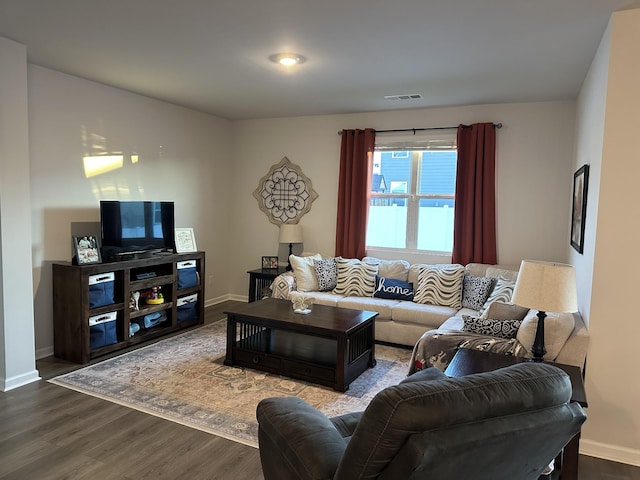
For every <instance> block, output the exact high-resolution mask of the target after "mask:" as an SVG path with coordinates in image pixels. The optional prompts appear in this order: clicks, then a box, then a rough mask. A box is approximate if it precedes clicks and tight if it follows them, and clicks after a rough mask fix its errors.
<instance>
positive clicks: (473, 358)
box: [444, 348, 587, 480]
mask: <svg viewBox="0 0 640 480" xmlns="http://www.w3.org/2000/svg"><path fill="white" fill-rule="evenodd" d="M526 361H528V360H526V359H524V358H521V357H514V356H510V355H501V354H497V353H490V352H482V351H479V350H471V349H467V348H461V349H459V350H458V351H457V352H456V354H455V355H454V356H453V358H452V359H451V363H449V365H448V366H447V368H446V370H445V371H444V373H445V374H446V375H448V376H449V377H464V376H465V375H471V374H473V373H481V372H489V371H492V370H497V369H498V368H502V367H508V366H509V365H514V364H516V363H521V362H526ZM546 363H548V364H550V365H553V366H555V367H558V368H560V369H562V370H564V371H565V372H566V373H567V374H568V375H569V379H570V380H571V388H572V389H573V393H572V394H571V401H572V402H578V403H579V404H580V405H581V406H582V407H585V408H586V407H587V394H586V392H585V389H584V382H583V378H582V371H581V370H580V369H579V368H578V367H575V366H573V365H564V364H561V363H553V362H546ZM579 449H580V432H578V433H577V434H576V435H575V436H574V437H573V438H572V439H571V440H570V441H569V443H567V445H565V447H564V449H563V450H562V452H561V453H560V455H558V457H557V458H556V461H555V467H556V468H555V470H556V472H554V475H553V477H552V478H560V479H562V480H577V479H578V455H579ZM557 472H560V475H559V476H558V475H557ZM541 478H545V477H541Z"/></svg>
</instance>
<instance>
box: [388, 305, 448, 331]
mask: <svg viewBox="0 0 640 480" xmlns="http://www.w3.org/2000/svg"><path fill="white" fill-rule="evenodd" d="M456 311H457V310H456V309H455V308H451V307H443V306H441V305H428V304H421V303H415V302H404V301H402V302H399V303H398V304H396V305H393V307H392V309H391V318H393V321H394V322H396V323H408V324H414V325H421V326H424V327H425V331H426V330H429V329H432V328H438V327H439V326H440V325H442V324H443V323H444V322H445V321H446V320H447V319H448V318H450V317H451V316H453V315H455V314H456Z"/></svg>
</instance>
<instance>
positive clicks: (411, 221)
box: [366, 132, 457, 255]
mask: <svg viewBox="0 0 640 480" xmlns="http://www.w3.org/2000/svg"><path fill="white" fill-rule="evenodd" d="M385 151H386V152H389V151H391V152H396V151H406V152H410V155H409V158H410V160H411V167H410V168H411V170H410V176H409V185H408V187H409V188H408V192H407V193H391V188H389V190H390V191H389V192H373V191H369V197H370V200H369V205H370V206H372V205H374V202H378V203H379V204H380V203H382V202H380V200H382V199H390V200H392V199H405V201H406V205H407V219H406V232H405V235H406V237H405V246H404V248H402V247H386V246H378V245H370V244H369V242H368V241H367V246H366V248H367V249H375V250H390V251H400V252H416V253H421V254H437V255H442V254H451V253H452V252H451V251H446V250H425V249H419V248H418V231H419V211H420V210H419V209H420V201H421V200H423V199H427V200H429V199H442V200H453V201H454V204H455V189H454V193H453V194H429V193H420V192H419V186H420V179H421V175H422V161H421V160H422V153H423V152H424V151H456V152H457V144H456V133H455V132H453V133H447V132H435V133H434V132H429V133H427V134H425V135H420V136H419V138H411V139H406V138H405V139H395V138H394V139H389V138H384V139H382V140H381V141H379V140H378V138H376V148H375V150H374V155H373V160H372V164H373V163H375V162H376V160H375V157H376V155H381V154H382V152H385ZM392 158H406V156H405V157H394V155H393V153H392ZM456 158H457V157H456ZM378 162H379V163H380V165H381V164H382V159H381V158H379V160H378ZM390 184H391V181H389V185H390ZM368 215H370V213H369V214H368ZM368 221H369V218H367V223H368Z"/></svg>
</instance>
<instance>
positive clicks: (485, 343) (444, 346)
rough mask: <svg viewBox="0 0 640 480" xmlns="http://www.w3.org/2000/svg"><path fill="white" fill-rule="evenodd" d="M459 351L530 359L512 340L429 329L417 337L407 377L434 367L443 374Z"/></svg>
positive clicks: (520, 346)
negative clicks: (459, 349) (470, 350)
mask: <svg viewBox="0 0 640 480" xmlns="http://www.w3.org/2000/svg"><path fill="white" fill-rule="evenodd" d="M458 348H471V349H476V350H482V351H485V352H494V353H502V354H504V355H515V356H516V357H529V356H531V355H530V354H529V352H528V351H527V349H526V348H525V347H524V346H523V345H522V344H521V343H520V342H519V341H518V340H517V339H515V338H498V337H489V336H487V335H480V334H477V333H470V332H462V331H459V330H430V331H428V332H426V333H424V334H423V335H422V337H420V340H418V343H416V345H415V347H414V348H413V355H412V356H411V363H410V366H409V375H411V374H412V373H415V372H417V371H418V370H422V369H425V368H429V367H437V368H439V369H440V370H442V371H443V372H444V371H445V369H446V368H447V365H449V362H451V359H452V358H453V356H454V355H455V353H456V350H457V349H458Z"/></svg>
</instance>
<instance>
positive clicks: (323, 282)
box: [313, 258, 338, 292]
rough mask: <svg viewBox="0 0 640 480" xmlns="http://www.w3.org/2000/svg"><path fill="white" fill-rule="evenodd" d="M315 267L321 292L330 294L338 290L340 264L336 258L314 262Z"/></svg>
mask: <svg viewBox="0 0 640 480" xmlns="http://www.w3.org/2000/svg"><path fill="white" fill-rule="evenodd" d="M313 266H314V268H315V270H316V278H317V280H318V289H319V290H320V291H321V292H328V291H329V290H333V289H334V288H336V285H337V283H338V263H337V262H336V259H335V258H327V259H326V260H314V261H313Z"/></svg>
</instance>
